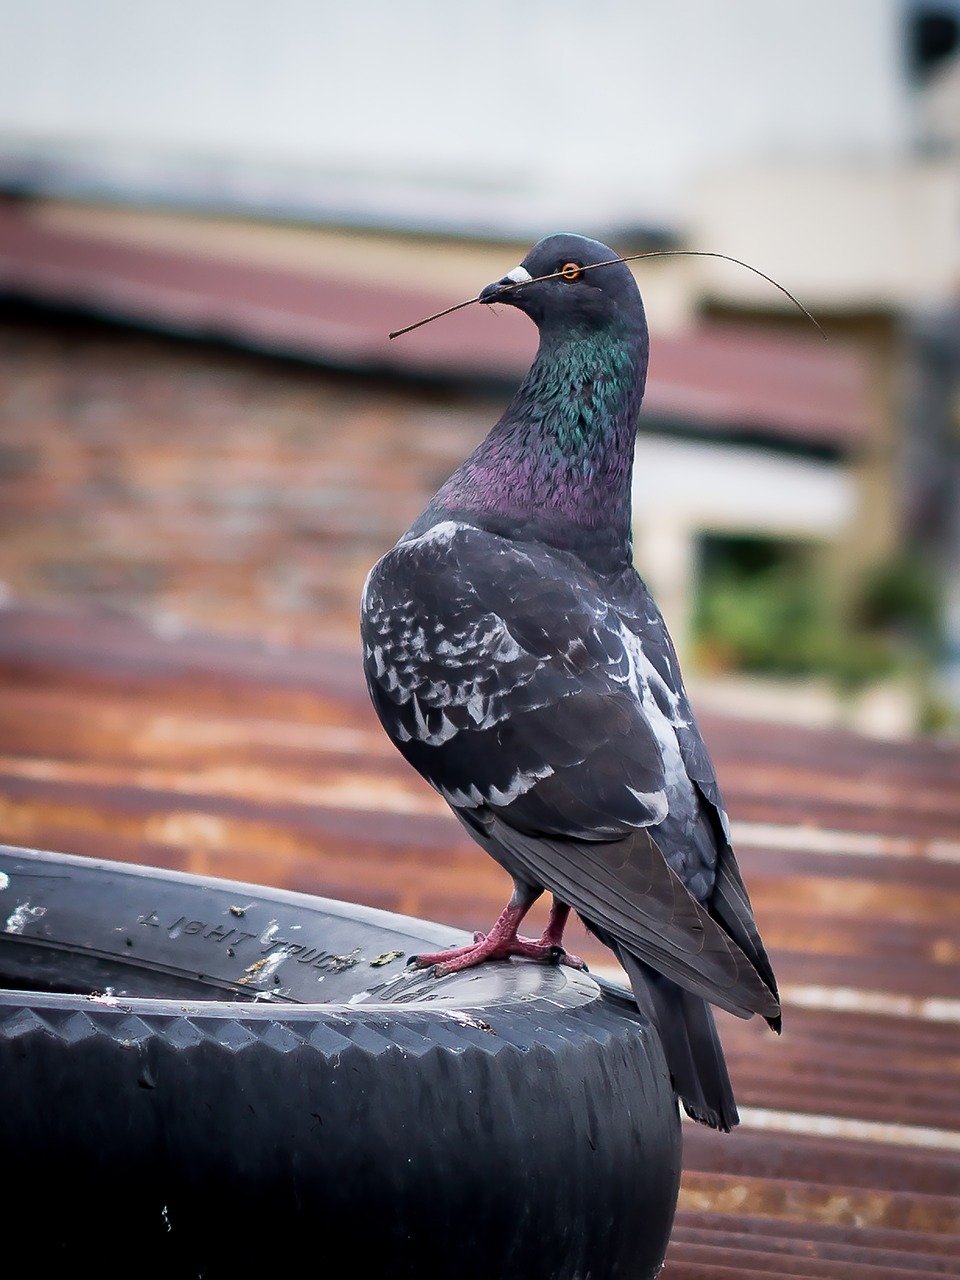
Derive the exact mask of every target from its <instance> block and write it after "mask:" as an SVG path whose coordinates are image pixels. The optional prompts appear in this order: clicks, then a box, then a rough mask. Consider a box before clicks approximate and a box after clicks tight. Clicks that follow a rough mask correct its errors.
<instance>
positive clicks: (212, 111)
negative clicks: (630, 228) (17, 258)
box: [0, 0, 906, 218]
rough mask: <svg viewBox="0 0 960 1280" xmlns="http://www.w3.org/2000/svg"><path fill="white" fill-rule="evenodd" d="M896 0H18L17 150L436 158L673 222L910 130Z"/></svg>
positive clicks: (341, 161)
mask: <svg viewBox="0 0 960 1280" xmlns="http://www.w3.org/2000/svg"><path fill="white" fill-rule="evenodd" d="M899 11H900V6H899V3H898V0H672V2H671V3H664V0H589V3H588V2H587V0H486V2H484V3H478V4H470V5H467V4H463V3H456V2H455V0H407V2H405V3H404V2H401V3H396V0H352V2H351V3H343V2H342V0H337V2H336V3H334V0H270V2H269V3H267V2H266V0H28V2H25V0H0V144H2V143H3V142H4V141H5V142H6V143H8V144H9V143H11V142H13V143H17V142H19V143H23V142H24V141H25V140H26V141H31V140H36V139H43V140H47V141H50V140H56V141H69V142H73V143H80V142H91V141H92V142H94V143H96V144H98V145H101V146H106V145H109V146H113V147H119V148H126V149H130V150H132V151H133V152H135V153H137V154H141V155H142V154H143V153H144V151H149V150H150V149H157V150H159V151H165V152H172V153H176V154H180V155H190V156H195V157H213V158H214V159H219V160H221V161H229V160H235V159H238V158H239V159H242V160H244V161H252V160H258V159H260V160H263V159H266V160H270V161H285V162H291V163H296V164H302V165H307V166H321V167H325V168H327V169H328V170H329V169H337V168H339V169H340V170H342V171H348V172H350V171H361V172H363V171H367V172H369V171H377V172H381V173H382V172H384V171H392V172H394V173H397V174H399V175H401V176H402V178H403V179H404V180H409V178H410V176H411V174H417V173H419V174H420V175H422V176H423V177H424V179H425V180H426V179H429V180H431V181H433V182H437V183H440V184H444V183H447V182H448V181H450V180H451V179H458V180H460V181H461V182H462V183H466V184H473V185H474V187H475V189H476V191H477V195H476V199H477V200H482V199H483V198H484V194H483V193H484V191H485V190H486V191H488V192H489V191H490V190H491V189H496V188H497V187H498V186H500V187H501V188H502V189H503V190H505V191H506V192H508V193H509V192H511V191H514V192H515V191H517V190H521V189H527V190H528V191H530V192H532V193H537V192H539V193H541V194H543V193H546V196H545V198H547V199H548V200H552V201H553V202H554V207H556V208H558V209H563V210H566V209H567V208H569V209H570V210H571V212H574V213H575V212H577V211H579V210H583V211H585V212H589V210H591V209H600V208H603V209H605V210H607V211H609V210H611V209H612V210H614V211H616V212H621V211H622V212H625V213H627V214H633V215H634V216H642V217H648V218H649V217H656V216H659V215H663V216H665V217H672V216H674V215H676V214H677V212H678V211H680V210H682V203H683V200H682V196H683V191H684V188H685V184H686V183H687V182H688V180H689V178H690V176H691V175H692V174H696V173H699V172H700V171H702V170H703V169H704V167H705V166H707V165H710V166H714V167H715V166H717V165H724V164H727V163H735V162H740V161H746V160H751V159H757V158H763V157H765V156H770V155H784V154H786V155H808V154H815V153H816V154H827V155H834V156H846V157H849V156H860V157H871V156H872V157H876V156H884V155H889V154H891V153H894V152H896V151H897V149H898V148H899V147H900V146H901V145H902V143H903V141H904V130H905V115H906V112H905V92H906V91H905V88H904V84H903V77H902V74H901V53H900V48H899V41H900V27H899Z"/></svg>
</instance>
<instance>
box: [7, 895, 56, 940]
mask: <svg viewBox="0 0 960 1280" xmlns="http://www.w3.org/2000/svg"><path fill="white" fill-rule="evenodd" d="M46 914H47V908H46V907H31V905H30V900H29V899H27V901H26V902H21V903H20V905H19V906H17V907H15V908H14V910H13V911H11V912H10V914H9V915H8V916H7V919H6V923H5V924H4V926H3V931H4V933H23V931H24V929H25V928H26V927H27V925H28V924H30V923H32V921H34V920H39V919H40V917H41V916H45V915H46Z"/></svg>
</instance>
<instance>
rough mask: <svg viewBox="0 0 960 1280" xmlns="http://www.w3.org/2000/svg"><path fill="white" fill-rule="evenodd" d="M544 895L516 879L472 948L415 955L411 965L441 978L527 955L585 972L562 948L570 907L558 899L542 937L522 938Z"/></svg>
mask: <svg viewBox="0 0 960 1280" xmlns="http://www.w3.org/2000/svg"><path fill="white" fill-rule="evenodd" d="M542 892H543V890H542V889H533V888H531V886H530V885H526V884H522V883H521V882H519V881H516V880H515V881H514V888H513V894H512V896H511V898H510V901H509V902H508V903H507V905H506V906H505V907H504V909H503V911H501V913H500V917H499V919H498V920H497V922H496V924H495V925H494V926H493V928H492V929H491V930H490V932H489V933H475V934H474V935H473V945H472V946H469V947H458V948H456V949H455V950H452V951H435V952H431V953H430V954H429V955H420V956H414V957H413V958H412V960H411V963H412V964H415V965H416V966H417V968H419V969H430V968H432V969H433V970H434V972H435V973H436V975H437V977H438V978H440V977H444V976H445V975H446V974H448V973H458V972H459V971H460V970H461V969H470V968H472V967H473V966H474V965H477V964H482V963H483V962H484V960H505V959H506V958H507V957H508V956H526V957H527V958H528V959H531V960H545V961H548V962H549V963H552V964H560V963H563V964H568V965H570V966H571V968H574V969H585V968H586V965H585V964H584V963H583V961H582V960H581V959H580V958H579V956H572V955H567V954H566V952H565V951H564V949H563V944H562V941H561V939H562V937H563V930H564V926H565V925H566V923H567V917H568V916H569V914H570V908H569V907H568V906H565V905H564V904H563V903H558V902H557V900H556V899H554V902H553V906H552V907H551V908H550V918H549V920H548V921H547V927H546V929H544V931H543V933H542V934H541V936H540V938H539V939H537V941H534V940H533V939H532V938H521V937H520V936H519V934H518V932H517V931H518V929H519V928H520V924H521V922H522V920H523V918H524V916H525V915H526V914H527V912H528V911H529V910H530V908H531V907H532V906H533V904H534V903H535V902H536V900H537V899H538V898H539V897H540V894H541V893H542Z"/></svg>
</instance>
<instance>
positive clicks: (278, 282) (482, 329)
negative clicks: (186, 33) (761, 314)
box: [0, 202, 873, 449]
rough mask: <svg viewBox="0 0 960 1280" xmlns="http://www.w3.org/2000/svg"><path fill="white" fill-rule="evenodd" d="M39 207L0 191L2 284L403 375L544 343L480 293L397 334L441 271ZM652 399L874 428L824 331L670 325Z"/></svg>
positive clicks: (475, 362)
mask: <svg viewBox="0 0 960 1280" xmlns="http://www.w3.org/2000/svg"><path fill="white" fill-rule="evenodd" d="M41 212H42V210H38V209H37V207H35V206H34V205H31V204H30V203H29V202H17V203H11V202H6V203H3V202H0V292H2V293H7V294H14V295H18V296H26V297H29V298H33V299H37V300H40V301H43V302H47V303H53V304H55V305H58V306H68V307H78V308H81V309H84V310H89V311H92V312H94V313H96V314H101V315H103V314H106V315H109V316H113V317H116V318H121V319H125V320H132V321H135V322H138V323H147V324H152V325H159V326H160V327H163V328H169V329H173V330H174V331H177V332H184V333H189V334H196V335H201V336H204V337H209V336H214V337H220V338H227V339H230V340H234V341H239V342H242V343H245V344H249V345H253V346H255V347H258V348H261V349H264V350H268V351H271V352H279V353H283V354H288V355H296V356H302V357H308V358H310V359H315V360H320V361H322V362H326V363H330V364H334V365H341V366H345V367H349V368H363V369H376V370H379V371H386V372H392V373H397V374H402V375H428V376H442V377H445V378H453V379H458V380H462V379H464V378H476V377H484V378H497V379H504V378H506V379H513V378H517V379H519V378H520V377H521V376H522V374H523V373H524V372H525V371H526V369H527V366H528V365H529V363H530V360H531V359H532V357H533V353H534V351H535V349H536V334H535V331H534V329H533V327H532V326H531V325H530V323H529V321H527V320H526V319H525V318H524V317H523V316H521V315H519V314H518V313H516V312H514V311H512V310H510V309H509V308H503V309H501V312H500V314H498V315H497V316H492V315H491V314H490V313H489V310H488V309H485V308H479V307H476V308H474V307H471V308H468V309H466V310H464V311H461V312H458V313H457V314H455V315H452V316H448V317H446V319H445V320H444V321H443V322H442V323H438V324H433V325H429V326H427V327H426V328H424V329H422V330H418V331H417V332H416V333H413V334H410V335H408V336H407V337H405V338H403V339H400V340H399V341H396V342H390V340H389V339H388V337H387V334H388V331H389V330H391V329H396V328H399V327H400V326H402V325H406V324H410V323H412V322H413V321H415V320H418V319H420V318H422V317H424V316H427V315H430V314H432V313H433V312H436V311H438V310H440V309H441V308H443V307H447V306H449V305H450V304H451V302H456V301H459V299H458V298H451V297H450V296H449V295H446V294H443V293H441V292H439V291H438V290H437V288H436V286H434V287H433V288H432V289H431V288H429V287H424V288H414V287H411V285H410V284H409V283H403V284H400V283H398V282H397V281H393V282H392V283H391V282H390V281H389V280H386V281H376V280H371V279H370V278H369V273H365V274H362V275H361V274H358V273H357V272H356V270H354V269H352V268H351V264H350V261H349V260H345V261H343V262H342V263H341V264H340V265H339V267H338V268H337V269H336V270H333V269H324V270H317V269H315V268H314V269H311V268H310V267H308V266H306V265H305V266H304V267H302V268H300V269H295V268H294V267H293V266H290V265H286V266H284V265H279V264H277V263H274V264H272V265H268V264H267V263H265V262H263V261H251V260H244V259H243V258H242V256H237V255H236V254H234V255H232V256H230V255H219V256H218V255H217V254H214V253H212V252H211V251H210V246H209V237H207V238H206V240H205V241H204V242H202V243H201V242H198V243H196V244H194V245H191V243H190V241H189V238H187V239H186V241H185V242H183V243H181V244H179V245H173V244H170V243H163V244H152V245H151V244H150V243H149V241H146V242H145V241H143V240H139V241H138V240H131V239H129V238H124V237H122V236H119V235H118V236H114V237H111V235H110V234H109V233H108V232H107V231H104V230H103V229H101V230H100V231H99V232H97V233H96V234H94V233H93V231H92V229H91V228H90V227H89V226H85V227H83V228H81V229H70V227H69V226H66V227H64V226H61V225H58V224H57V222H55V221H54V222H50V221H49V220H45V219H44V218H43V217H41V216H40V214H41ZM358 252H362V248H360V249H359V250H358ZM438 252H439V250H438ZM509 265H512V264H510V263H506V266H509ZM485 283H486V281H485V280H478V281H477V282H476V285H477V288H478V289H479V287H480V286H482V285H483V284H485ZM644 413H645V415H646V417H647V418H648V419H649V420H656V419H668V420H670V421H673V422H685V423H693V424H696V427H697V429H698V430H704V431H720V432H735V433H736V434H738V435H747V436H749V435H760V436H765V437H770V438H775V439H779V440H783V441H789V442H791V443H794V444H801V445H804V446H816V447H829V448H840V449H846V448H851V447H855V446H857V445H859V444H861V443H863V442H864V441H865V440H866V439H867V437H868V436H869V434H870V431H871V422H872V417H873V408H872V404H871V399H870V388H869V367H868V358H867V356H866V355H865V353H864V352H863V351H862V350H861V349H859V348H857V347H855V346H852V345H850V344H846V343H843V342H832V343H830V344H828V345H825V344H824V343H822V342H821V341H820V340H819V338H817V337H816V335H815V334H813V333H811V335H810V336H809V337H798V336H793V335H788V334H783V333H781V334H773V333H758V332H757V331H756V330H755V329H753V328H751V327H748V326H740V327H737V326H730V325H717V324H713V325H710V324H707V323H703V324H700V325H698V326H697V327H695V328H693V329H692V330H691V331H690V332H688V333H684V334H680V335H671V336H666V335H657V337H656V341H655V342H654V343H653V347H652V352H651V359H650V374H649V379H648V384H647V391H646V396H645V400H644Z"/></svg>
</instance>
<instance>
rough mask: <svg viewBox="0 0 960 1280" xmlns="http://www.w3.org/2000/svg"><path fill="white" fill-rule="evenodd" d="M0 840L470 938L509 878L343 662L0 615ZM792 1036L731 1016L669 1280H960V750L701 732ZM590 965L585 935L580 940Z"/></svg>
mask: <svg viewBox="0 0 960 1280" xmlns="http://www.w3.org/2000/svg"><path fill="white" fill-rule="evenodd" d="M0 690H2V693H0V839H3V840H5V841H9V842H11V843H17V844H25V845H33V846H39V847H46V848H56V849H61V850H65V851H69V852H74V853H83V854H91V855H102V856H104V857H111V858H120V859H126V860H131V861H143V862H149V863H154V864H158V865H162V866H167V867H171V868H176V869H183V870H189V871H194V872H199V873H203V874H212V875H221V876H228V877H236V878H240V879H251V880H257V881H262V882H267V883H272V884H276V885H280V886H283V887H288V888H293V889H298V890H305V891H308V892H317V893H322V894H329V895H332V896H339V897H345V898H349V899H353V900H355V901H360V902H366V903H369V904H371V905H374V906H382V907H386V908H389V909H392V910H399V911H403V912H408V913H412V914H415V915H423V916H427V917H429V918H433V919H439V920H444V921H449V922H450V923H453V924H457V925H462V926H466V927H478V926H484V925H486V924H488V923H489V922H490V920H492V919H493V917H494V915H495V913H496V912H497V911H498V910H499V908H500V907H501V906H502V901H503V899H504V897H505V895H506V893H507V889H508V885H507V882H506V877H505V875H504V873H503V872H502V871H500V869H499V868H498V867H497V866H496V865H495V864H494V863H493V862H492V861H491V860H490V859H489V858H487V857H485V856H484V855H483V854H482V853H481V852H480V851H479V850H478V849H477V848H476V847H475V846H474V845H473V844H472V843H471V842H470V841H469V840H468V839H467V838H466V836H465V835H464V834H463V832H462V831H461V829H460V828H459V826H458V824H457V823H456V822H455V821H454V819H453V818H452V817H451V816H450V814H449V813H448V811H447V810H446V807H445V806H444V805H443V804H442V802H441V801H440V800H439V799H438V798H437V796H436V795H435V794H434V793H433V792H432V791H431V790H430V789H429V788H428V787H426V785H425V784H424V783H422V782H421V780H420V779H419V778H418V777H416V776H415V775H414V774H413V773H412V771H410V770H409V769H408V768H407V767H406V766H405V765H404V763H403V761H402V760H401V759H400V758H399V756H397V755H396V754H395V753H394V752H393V751H392V749H391V748H390V746H389V744H388V743H387V741H386V739H385V738H384V737H383V735H382V733H381V732H380V730H379V728H378V727H377V725H376V724H375V722H374V720H373V716H372V713H371V711H370V709H369V707H368V705H367V700H366V694H365V692H364V690H363V687H362V681H361V677H360V674H359V664H358V658H357V654H356V653H355V652H354V651H353V650H351V649H347V648H343V649H336V648H335V649H327V650H324V651H316V650H305V649H304V650H294V649H287V650H283V649H278V648H268V647H265V646H263V645H259V644H255V643H253V642H249V643H247V642H242V641H238V640H226V639H222V638H215V637H211V636H206V637H203V636H200V637H180V638H178V639H170V638H164V637H163V636H161V635H157V634H155V633H151V632H150V631H148V630H146V629H144V628H142V627H140V626H138V625H136V624H133V623H130V622H124V621H121V620H119V619H116V618H113V619H111V618H105V617H91V616H84V615H80V614H73V615H64V614H58V613H53V612H46V613H44V612H37V611H32V612H31V611H16V610H7V611H5V612H2V613H0ZM704 731H705V734H706V737H707V740H708V742H709V743H710V745H711V747H712V750H713V753H714V756H715V759H716V762H717V767H718V771H719V774H720V778H721V781H722V783H723V786H724V789H725V794H726V797H727V800H728V804H729V808H730V811H731V815H732V818H733V821H734V831H735V836H736V842H737V848H738V855H739V858H740V861H741V865H742V866H743V869H744V873H745V876H746V879H747V882H748V884H749V886H750V890H751V895H752V897H753V901H754V906H755V908H756V914H757V918H758V920H759V922H760V925H761V928H762V930H763V933H764V937H765V938H766V940H767V942H768V944H769V948H770V950H771V952H772V955H773V959H774V964H775V966H776V969H777V972H778V975H779V976H780V978H781V981H782V985H783V990H784V1006H785V1017H784V1034H783V1037H782V1039H779V1040H778V1039H777V1038H775V1037H774V1036H772V1035H771V1034H769V1033H768V1032H767V1031H766V1030H765V1028H764V1027H762V1026H761V1025H760V1024H759V1023H758V1022H757V1021H756V1020H755V1021H754V1022H750V1023H744V1022H739V1021H737V1020H736V1019H733V1018H730V1017H727V1016H724V1015H721V1034H722V1036H723V1039H724V1043H725V1045H726V1048H727V1055H728V1060H729V1064H730V1069H731V1075H732V1077H733V1080H734V1086H735V1089H736V1093H737V1097H738V1101H739V1103H740V1105H741V1108H742V1114H743V1124H742V1126H741V1128H740V1129H739V1130H737V1131H736V1132H735V1133H733V1134H732V1135H729V1136H725V1135H719V1134H715V1133H712V1132H708V1131H706V1130H703V1129H701V1128H700V1127H699V1126H694V1125H688V1126H686V1128H685V1157H684V1170H685V1171H684V1178H683V1186H682V1192H681V1199H680V1209H679V1213H678V1216H677V1221H676V1227H675V1230H674V1234H673V1240H672V1243H671V1246H670V1251H669V1254H668V1261H667V1265H666V1268H665V1270H664V1273H663V1274H664V1276H665V1277H666V1280H699V1278H701V1277H702V1278H706V1277H712V1278H717V1280H727V1278H729V1280H733V1278H734V1277H757V1278H761V1277H766V1278H768V1280H772V1278H773V1277H783V1276H799V1277H829V1280H847V1278H849V1280H871V1278H876V1280H879V1278H880V1277H898V1276H904V1277H905V1276H916V1275H937V1276H960V984H958V974H960V749H958V748H957V747H956V746H951V745H945V744H941V743H936V742H932V741H931V742H905V743H880V742H876V741H870V740H867V739H862V738H857V737H855V736H853V735H851V734H848V733H841V732H829V733H828V732H815V731H810V730H799V729H797V728H794V727H790V728H787V727H781V726H774V725H769V724H767V725H757V724H752V723H749V722H742V721H741V722H738V721H734V720H729V719H718V718H705V719H704ZM571 942H572V945H574V947H575V949H576V950H579V951H581V952H582V953H583V954H585V956H586V957H587V959H588V961H589V962H590V963H591V964H592V965H594V966H605V965H608V964H609V956H608V955H607V954H606V953H605V952H604V951H603V949H602V948H599V946H598V944H596V942H594V941H592V940H591V939H589V938H588V937H587V936H586V935H584V934H580V935H578V936H577V937H576V938H575V939H571Z"/></svg>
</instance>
